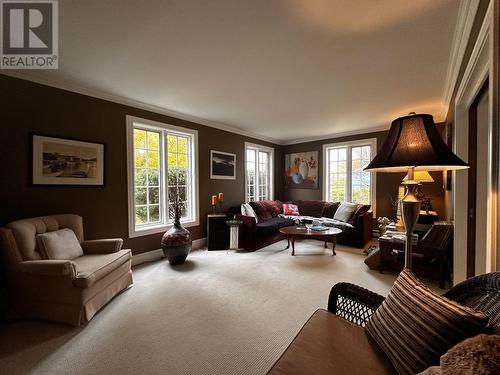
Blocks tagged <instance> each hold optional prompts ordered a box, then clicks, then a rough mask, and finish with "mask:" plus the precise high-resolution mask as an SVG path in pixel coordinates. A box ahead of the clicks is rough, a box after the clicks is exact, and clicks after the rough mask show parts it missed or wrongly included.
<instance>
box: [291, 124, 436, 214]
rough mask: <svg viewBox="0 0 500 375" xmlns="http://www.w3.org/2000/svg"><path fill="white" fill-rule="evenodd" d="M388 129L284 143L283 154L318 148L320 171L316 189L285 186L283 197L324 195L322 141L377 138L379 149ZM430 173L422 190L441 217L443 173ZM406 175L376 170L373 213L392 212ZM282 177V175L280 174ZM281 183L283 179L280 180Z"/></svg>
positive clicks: (318, 196) (306, 197)
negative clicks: (429, 178) (427, 182)
mask: <svg viewBox="0 0 500 375" xmlns="http://www.w3.org/2000/svg"><path fill="white" fill-rule="evenodd" d="M438 127H439V129H443V128H444V124H438ZM387 133H388V131H382V132H376V133H365V134H359V135H353V136H348V137H339V138H330V139H325V140H321V141H313V142H305V143H299V144H294V145H289V146H285V147H284V154H289V153H293V152H306V151H318V154H319V158H318V159H319V160H318V162H319V165H318V175H319V179H320V181H319V189H317V190H305V189H286V188H284V197H285V199H286V200H294V199H323V188H322V184H323V182H322V178H323V160H322V159H323V145H324V144H328V143H336V142H346V141H354V140H358V139H368V138H376V139H377V148H378V149H379V150H380V148H381V147H382V145H383V143H384V141H385V138H386V137H387ZM431 175H432V177H433V178H434V183H429V184H423V186H422V187H421V191H422V192H423V193H424V194H426V195H427V196H428V197H429V198H431V204H432V206H433V208H434V210H436V211H437V213H438V214H439V216H440V217H444V215H445V210H444V206H443V198H444V190H443V178H442V173H440V172H432V173H431ZM404 176H405V174H404V173H377V174H376V184H377V185H376V186H377V191H376V216H377V217H378V216H387V217H390V216H391V212H392V207H391V197H393V198H395V197H396V196H397V193H398V188H399V185H400V184H401V180H402V179H403V177H404ZM283 181H284V176H283ZM282 185H284V182H283V183H282Z"/></svg>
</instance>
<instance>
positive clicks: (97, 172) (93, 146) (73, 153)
mask: <svg viewBox="0 0 500 375" xmlns="http://www.w3.org/2000/svg"><path fill="white" fill-rule="evenodd" d="M32 154H33V155H32V163H33V167H32V168H33V171H32V183H33V185H85V186H87V185H97V186H103V185H104V144H102V143H93V142H83V141H78V140H73V139H64V138H55V137H46V136H42V135H33V145H32Z"/></svg>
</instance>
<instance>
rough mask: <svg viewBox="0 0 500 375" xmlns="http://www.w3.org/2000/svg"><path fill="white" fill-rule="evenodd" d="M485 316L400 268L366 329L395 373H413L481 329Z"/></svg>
mask: <svg viewBox="0 0 500 375" xmlns="http://www.w3.org/2000/svg"><path fill="white" fill-rule="evenodd" d="M487 323H488V318H487V317H486V316H485V315H484V314H483V313H481V312H478V311H475V310H473V309H471V308H469V307H465V306H462V305H460V304H458V303H456V302H454V301H451V300H449V299H447V298H444V297H441V296H439V295H437V294H435V293H434V292H432V291H431V290H430V289H428V288H427V287H426V286H425V285H424V284H422V283H421V282H420V281H419V280H418V279H417V278H416V277H415V276H414V275H413V274H412V273H411V271H410V270H409V269H404V270H403V271H402V272H401V273H400V275H399V276H398V278H397V279H396V282H395V283H394V285H393V287H392V289H391V291H390V292H389V295H388V296H387V298H386V299H385V301H384V302H383V303H382V305H380V307H379V308H378V309H377V310H376V311H375V313H374V314H373V315H372V317H371V318H370V319H369V320H368V323H367V324H366V331H367V332H368V334H369V335H370V336H371V337H372V338H373V339H374V340H375V341H376V342H377V344H378V345H379V346H380V347H381V349H382V350H383V351H384V352H385V354H387V356H388V357H389V359H390V360H391V362H392V363H393V365H394V367H395V368H396V369H397V370H398V373H399V374H416V373H419V372H421V371H423V370H425V369H426V368H428V367H429V366H434V365H438V364H439V357H440V356H441V355H443V354H445V353H446V352H447V351H448V350H449V349H450V348H451V347H453V346H454V345H456V344H457V343H459V342H461V341H463V340H465V339H466V338H469V337H472V336H475V335H477V334H479V333H482V332H483V331H484V329H485V327H486V325H487Z"/></svg>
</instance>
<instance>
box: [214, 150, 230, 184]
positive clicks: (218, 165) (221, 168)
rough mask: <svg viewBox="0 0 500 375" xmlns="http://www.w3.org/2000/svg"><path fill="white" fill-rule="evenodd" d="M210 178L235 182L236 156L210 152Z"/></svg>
mask: <svg viewBox="0 0 500 375" xmlns="http://www.w3.org/2000/svg"><path fill="white" fill-rule="evenodd" d="M210 178H212V179H222V180H236V154H230V153H228V152H222V151H214V150H210Z"/></svg>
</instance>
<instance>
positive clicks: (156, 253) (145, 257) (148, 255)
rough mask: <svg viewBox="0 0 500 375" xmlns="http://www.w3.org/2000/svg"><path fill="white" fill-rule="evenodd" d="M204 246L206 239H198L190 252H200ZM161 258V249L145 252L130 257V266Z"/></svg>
mask: <svg viewBox="0 0 500 375" xmlns="http://www.w3.org/2000/svg"><path fill="white" fill-rule="evenodd" d="M206 246H207V238H206V237H204V238H199V239H197V240H194V241H193V248H192V250H201V249H204V248H205V247H206ZM161 258H163V250H162V249H156V250H151V251H147V252H145V253H140V254H136V255H132V266H137V265H139V264H142V263H145V262H154V261H155V260H159V259H161Z"/></svg>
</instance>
